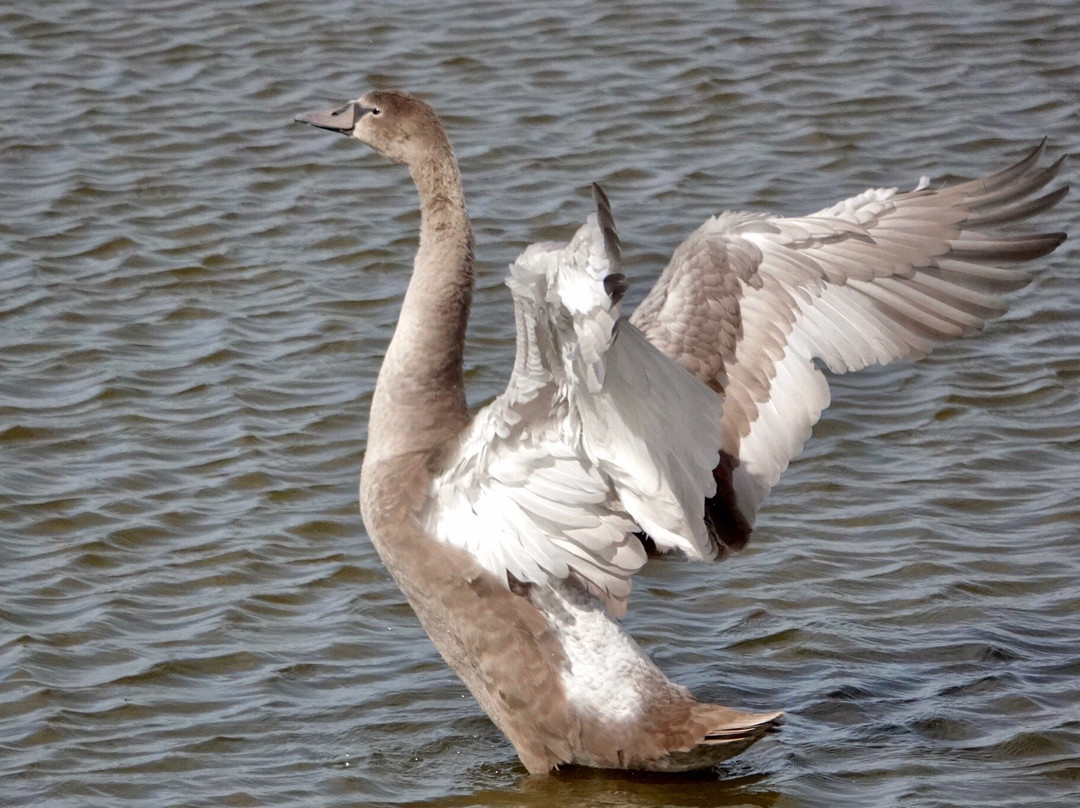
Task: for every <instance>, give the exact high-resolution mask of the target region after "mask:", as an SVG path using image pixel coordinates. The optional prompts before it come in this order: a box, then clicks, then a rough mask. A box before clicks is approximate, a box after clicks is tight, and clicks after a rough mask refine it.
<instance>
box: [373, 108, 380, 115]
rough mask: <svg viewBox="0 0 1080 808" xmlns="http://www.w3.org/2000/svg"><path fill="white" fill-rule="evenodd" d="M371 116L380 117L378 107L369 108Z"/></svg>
mask: <svg viewBox="0 0 1080 808" xmlns="http://www.w3.org/2000/svg"><path fill="white" fill-rule="evenodd" d="M371 114H372V115H382V110H381V109H379V108H378V107H372V108H371Z"/></svg>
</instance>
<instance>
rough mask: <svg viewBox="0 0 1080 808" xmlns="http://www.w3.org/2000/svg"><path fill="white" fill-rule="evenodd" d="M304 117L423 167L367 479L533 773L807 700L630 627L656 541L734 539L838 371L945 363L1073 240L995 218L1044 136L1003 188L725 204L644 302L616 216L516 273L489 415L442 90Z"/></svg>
mask: <svg viewBox="0 0 1080 808" xmlns="http://www.w3.org/2000/svg"><path fill="white" fill-rule="evenodd" d="M296 120H297V121H300V122H303V123H307V124H311V125H312V126H317V127H319V128H322V129H329V130H331V131H334V132H340V133H342V134H345V135H349V136H351V137H354V138H356V139H357V140H360V141H363V142H364V143H367V144H368V145H369V146H371V147H373V148H374V149H375V150H376V151H378V152H379V153H381V154H383V155H384V156H386V157H388V158H389V159H391V160H394V161H396V162H399V163H404V164H405V165H407V166H408V167H409V172H410V173H411V174H412V178H413V182H415V184H416V189H417V191H418V192H419V194H420V211H421V224H420V247H419V250H418V251H417V253H416V260H415V262H414V265H413V274H412V280H411V281H410V282H409V287H408V291H407V292H406V293H405V299H404V302H403V303H402V307H401V317H400V319H399V320H398V324H397V329H396V331H395V332H394V336H393V339H392V340H391V341H390V346H389V348H388V349H387V352H386V358H385V360H384V362H383V365H382V369H381V370H380V371H379V378H378V382H377V383H376V386H375V395H374V399H373V401H372V404H371V420H370V428H369V437H368V445H367V454H366V455H365V457H364V463H363V471H362V475H361V483H360V502H361V508H362V512H363V517H364V522H365V524H366V526H367V530H368V533H369V534H370V536H371V540H372V542H373V543H374V545H375V548H376V549H377V550H378V552H379V555H380V557H381V558H382V560H383V562H384V563H385V564H386V566H387V568H388V569H389V570H390V573H391V574H392V575H393V576H394V579H395V580H396V581H397V583H398V585H399V586H400V587H401V589H402V591H403V592H404V593H405V596H406V597H407V598H408V600H409V603H410V604H412V607H413V609H414V610H415V611H416V614H417V616H418V617H419V618H420V622H421V623H422V624H423V626H424V628H425V629H426V630H427V632H428V634H429V635H430V636H431V639H432V641H433V642H434V643H435V645H436V647H437V648H438V649H439V652H440V653H441V654H442V655H443V657H445V658H446V661H447V662H448V663H449V664H450V666H451V667H452V668H453V669H454V671H456V672H457V674H458V675H459V676H460V677H461V678H462V680H463V681H464V682H465V684H466V685H467V686H468V688H469V690H471V691H472V693H473V695H474V696H476V699H477V700H478V701H479V702H480V705H481V706H482V707H483V708H484V710H486V711H487V713H488V715H490V716H491V718H492V720H493V721H494V722H495V723H496V724H497V725H498V726H499V728H500V729H501V730H502V731H503V732H504V733H506V735H507V737H508V738H509V739H510V741H511V742H512V743H513V744H514V748H515V749H516V750H517V753H518V755H519V756H520V757H521V760H522V762H523V763H524V764H525V766H526V767H527V768H528V770H529V771H530V772H546V771H549V770H550V769H552V768H555V767H557V766H559V765H561V764H565V763H574V764H581V765H586V766H598V767H607V768H620V769H650V770H661V771H679V770H687V769H694V768H702V767H707V766H711V765H713V764H715V763H717V762H718V761H721V760H724V759H726V758H729V757H731V756H733V755H736V754H738V753H740V752H742V751H743V750H744V749H746V748H747V747H748V746H750V745H751V744H752V743H754V742H755V741H757V740H758V739H759V738H761V737H762V736H764V735H765V734H766V733H768V732H769V731H770V730H773V729H775V728H776V727H777V726H778V725H779V724H780V722H781V719H782V713H779V712H766V713H747V712H741V711H739V710H733V709H730V708H727V707H721V706H719V705H716V704H704V703H701V702H698V701H696V700H695V699H694V698H693V697H692V696H691V695H690V694H689V692H688V691H687V690H686V689H685V688H683V687H680V686H679V685H675V684H672V683H671V682H670V681H668V679H667V677H665V676H664V674H663V673H661V672H660V670H659V669H658V668H657V667H656V666H655V665H654V664H653V663H652V662H651V661H650V659H649V658H648V657H647V656H646V655H645V654H644V653H643V652H642V651H641V649H640V648H639V647H638V646H637V645H636V644H635V643H634V641H633V640H632V639H631V638H630V637H629V636H628V635H627V634H625V633H624V632H623V631H622V629H621V628H620V626H619V623H618V622H617V618H619V617H621V616H622V615H623V613H624V612H625V610H626V603H627V598H628V597H629V595H630V579H631V577H632V576H633V575H634V573H635V572H637V571H638V570H639V569H641V567H642V566H643V565H644V564H645V562H646V560H647V557H648V556H647V553H646V548H649V550H650V552H658V553H667V552H672V551H676V550H677V551H681V552H682V553H684V554H686V555H687V556H689V557H690V558H693V559H712V560H717V559H721V558H724V557H725V556H727V555H728V553H729V552H730V551H732V550H738V549H740V548H742V547H743V546H744V545H745V544H746V541H747V539H748V537H749V535H750V530H751V526H752V525H753V522H754V516H755V514H756V512H757V510H758V508H759V506H760V505H761V502H762V500H763V499H764V497H765V495H766V493H767V492H768V491H769V489H770V488H771V487H772V486H773V485H774V484H775V483H776V480H777V478H778V477H779V476H780V473H781V472H782V471H783V470H784V469H785V468H786V467H787V465H788V462H789V461H790V460H791V459H792V458H793V457H794V456H795V455H797V454H798V453H799V451H800V450H801V448H802V445H803V442H804V441H805V440H806V439H807V438H808V437H809V436H810V429H811V426H812V425H813V424H814V423H815V422H816V421H817V420H818V417H819V416H820V415H821V411H822V410H823V409H824V408H825V407H826V406H827V405H828V403H829V388H828V385H827V383H826V379H825V376H824V375H823V374H822V372H821V371H820V370H818V368H817V366H816V365H815V364H814V360H818V361H820V362H822V363H824V364H825V365H826V366H827V367H828V368H829V369H830V370H832V371H833V372H835V373H842V372H846V371H849V370H858V369H859V368H863V367H866V366H867V365H870V364H873V363H875V362H882V363H883V362H890V361H892V360H894V359H898V358H902V357H903V358H910V357H919V356H923V355H925V354H926V353H927V352H928V351H929V350H931V349H932V348H933V347H934V346H936V345H938V344H940V343H941V342H943V341H945V340H948V339H951V338H953V337H960V336H963V335H966V334H971V333H973V332H975V331H977V330H978V329H980V328H981V327H982V326H983V324H984V322H985V321H986V320H987V319H989V318H991V317H994V316H996V315H998V314H1000V313H1001V312H1002V311H1004V308H1005V307H1004V305H1003V304H1002V302H1001V301H1000V299H999V298H998V297H997V293H999V292H1002V291H1005V290H1009V289H1012V288H1016V287H1019V286H1020V285H1022V284H1023V283H1024V282H1025V281H1026V280H1027V278H1028V275H1027V274H1025V273H1024V272H1022V271H1017V270H1014V269H1004V268H999V267H998V266H997V265H998V264H999V263H1012V262H1017V261H1024V260H1028V259H1032V258H1037V257H1039V256H1043V255H1046V254H1048V253H1050V252H1051V251H1053V250H1054V248H1055V247H1057V246H1058V245H1059V244H1060V243H1061V242H1062V240H1063V239H1064V238H1065V235H1064V234H1063V233H1045V234H1036V235H991V234H990V233H991V232H992V230H993V229H994V228H995V227H996V226H998V225H1008V224H1012V223H1014V222H1017V221H1020V220H1023V219H1026V218H1028V217H1030V216H1033V215H1035V214H1038V213H1041V212H1043V211H1045V210H1047V209H1049V208H1051V207H1052V206H1053V205H1054V204H1055V203H1056V202H1058V201H1059V200H1060V199H1061V198H1062V196H1063V195H1064V194H1065V193H1066V191H1067V190H1068V189H1067V188H1065V187H1063V188H1059V189H1058V190H1056V191H1053V192H1050V193H1048V194H1045V195H1043V196H1033V195H1034V194H1036V192H1037V191H1038V190H1039V189H1041V188H1043V187H1044V186H1045V185H1047V184H1048V183H1049V182H1050V181H1051V180H1052V179H1053V178H1054V176H1055V174H1056V173H1057V171H1058V169H1059V167H1060V165H1061V160H1059V161H1058V162H1056V163H1054V164H1053V165H1051V166H1049V167H1046V168H1040V167H1039V166H1038V163H1039V158H1040V156H1041V154H1042V150H1043V149H1042V146H1041V145H1040V146H1039V147H1038V148H1037V149H1035V150H1034V151H1033V152H1032V153H1031V154H1030V155H1028V156H1027V157H1025V158H1024V159H1023V160H1021V161H1020V162H1019V163H1017V164H1016V165H1014V166H1013V167H1012V168H1008V169H1005V170H1004V171H1002V172H1000V173H998V174H994V175H993V176H990V177H988V178H986V179H984V180H978V181H973V182H966V183H963V184H960V185H955V186H952V187H947V188H942V189H937V190H935V189H931V188H928V187H924V186H925V184H926V183H925V182H924V183H922V184H921V185H920V188H919V189H917V190H915V191H912V192H909V193H897V192H896V190H895V189H878V190H870V191H866V192H864V193H862V194H860V195H858V196H855V197H852V198H851V199H848V200H846V201H843V202H840V203H838V204H836V205H834V206H832V207H831V208H827V209H825V210H823V211H821V212H819V213H816V214H814V215H812V216H805V217H801V218H790V219H788V218H776V217H772V216H766V215H761V214H751V213H723V214H720V215H719V216H716V217H714V218H711V219H709V220H708V221H707V222H705V223H704V224H703V225H701V227H699V228H698V229H697V230H696V231H695V232H694V233H693V234H692V235H691V236H690V237H689V238H688V239H687V240H686V241H685V242H683V243H682V244H681V245H680V246H679V247H678V248H677V249H676V250H675V254H674V256H673V257H672V259H671V263H669V264H668V266H667V268H666V269H665V270H664V271H663V272H662V273H661V275H660V279H659V280H658V281H657V283H656V285H655V286H654V287H653V289H652V291H651V292H650V293H649V295H648V297H646V298H645V300H644V302H642V304H641V305H640V306H639V307H638V308H637V310H636V311H635V312H634V314H633V315H632V316H631V317H630V318H629V319H625V318H623V317H621V315H620V308H619V299H620V297H621V296H622V293H623V291H624V289H625V279H624V277H623V275H622V274H620V272H619V242H618V240H617V238H616V236H615V230H614V227H613V224H612V219H611V211H610V208H609V206H608V204H607V200H606V199H605V198H604V195H603V193H602V192H600V191H599V189H597V191H596V197H597V203H598V213H597V214H596V215H595V216H590V217H589V219H588V221H587V223H586V224H585V225H584V226H583V227H582V228H581V229H580V230H578V231H577V233H576V235H575V236H574V237H573V239H572V240H571V241H570V243H569V244H552V243H545V244H534V245H532V246H531V247H529V248H528V249H526V250H525V252H524V253H522V255H521V257H520V258H518V260H517V261H515V262H514V264H513V265H512V266H511V268H510V279H509V281H508V283H509V286H510V290H511V292H512V294H513V299H514V308H515V315H516V318H517V355H516V357H515V360H514V370H513V373H512V374H511V377H510V382H509V384H508V386H507V389H506V392H505V393H503V394H502V395H501V396H499V397H498V398H497V399H495V400H494V401H493V402H491V404H489V405H488V406H486V407H484V408H482V409H480V410H479V411H478V412H476V413H475V414H473V415H471V416H470V414H469V411H468V408H467V406H466V400H465V384H464V377H463V372H462V367H463V365H462V353H463V348H464V344H465V324H466V320H467V319H468V314H469V302H470V299H471V296H472V288H473V237H472V231H471V229H470V226H469V217H468V215H467V214H466V212H465V198H464V196H463V193H462V188H461V175H460V174H459V172H458V167H457V163H456V161H455V159H454V153H453V151H452V150H451V148H450V142H449V141H448V140H447V137H446V133H445V132H444V131H443V128H442V126H441V125H440V123H439V120H438V118H437V117H436V116H435V113H434V112H433V111H432V110H431V108H430V107H429V106H428V105H427V104H425V103H424V102H423V101H420V100H419V99H417V98H414V97H412V96H410V95H406V94H404V93H400V92H393V91H377V92H371V93H368V94H367V95H364V96H362V97H360V98H358V99H356V100H355V101H350V102H349V103H347V104H345V105H344V106H342V107H340V108H338V109H335V110H332V111H325V112H314V113H308V114H305V115H300V116H298V117H297V119H296Z"/></svg>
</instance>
